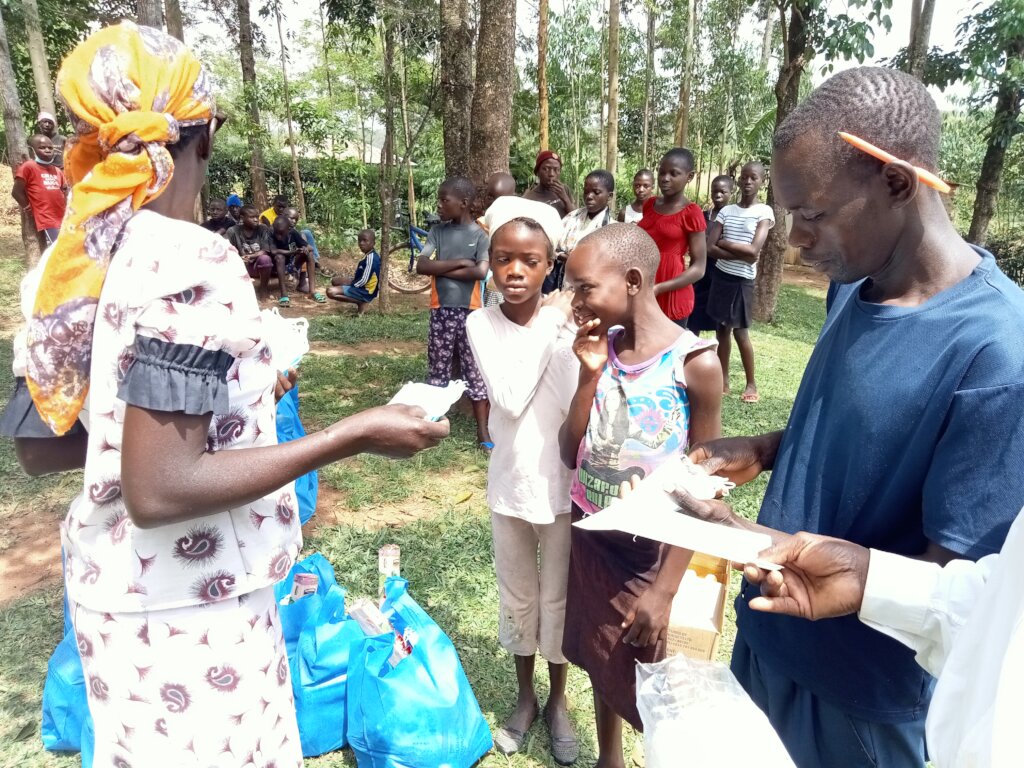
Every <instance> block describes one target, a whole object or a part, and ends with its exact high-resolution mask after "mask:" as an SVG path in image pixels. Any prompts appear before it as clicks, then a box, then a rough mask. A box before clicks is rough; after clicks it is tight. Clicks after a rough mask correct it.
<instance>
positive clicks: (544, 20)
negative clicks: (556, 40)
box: [537, 0, 549, 150]
mask: <svg viewBox="0 0 1024 768" xmlns="http://www.w3.org/2000/svg"><path fill="white" fill-rule="evenodd" d="M537 13H538V20H537V111H538V114H539V119H540V131H539V133H540V148H541V150H545V149H547V148H548V130H549V128H548V0H540V2H539V5H538V11H537Z"/></svg>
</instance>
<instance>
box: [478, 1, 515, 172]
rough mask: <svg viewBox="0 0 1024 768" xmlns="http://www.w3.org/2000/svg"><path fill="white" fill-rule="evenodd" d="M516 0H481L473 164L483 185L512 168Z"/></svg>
mask: <svg viewBox="0 0 1024 768" xmlns="http://www.w3.org/2000/svg"><path fill="white" fill-rule="evenodd" d="M515 37H516V2H515V0H480V38H479V40H478V41H477V46H476V87H475V89H474V91H473V113H472V120H471V124H472V126H473V132H472V134H471V135H470V140H469V168H470V171H471V173H472V178H473V181H474V182H476V184H477V186H478V187H479V186H482V185H483V183H484V181H485V180H486V179H487V176H488V175H489V174H491V173H494V172H495V171H504V172H507V171H508V155H509V147H510V146H511V145H512V96H513V94H514V93H515V89H516V70H515V46H514V45H511V41H513V40H515Z"/></svg>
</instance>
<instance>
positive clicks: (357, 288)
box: [327, 229, 380, 315]
mask: <svg viewBox="0 0 1024 768" xmlns="http://www.w3.org/2000/svg"><path fill="white" fill-rule="evenodd" d="M357 242H358V243H359V250H360V251H362V253H363V259H362V261H360V262H359V265H358V266H357V267H356V273H355V275H354V276H353V277H335V278H333V279H332V280H331V285H330V287H329V288H328V289H327V298H329V299H334V300H335V301H340V302H342V303H344V304H355V305H356V307H357V310H356V311H357V313H358V314H360V315H361V314H363V313H364V312H365V311H366V310H367V309H368V308H369V307H370V302H371V301H373V300H374V299H375V298H377V291H378V290H380V254H379V253H377V249H376V247H375V246H376V244H377V235H376V233H375V232H374V231H373V230H372V229H364V230H361V231H360V232H359V237H358V240H357Z"/></svg>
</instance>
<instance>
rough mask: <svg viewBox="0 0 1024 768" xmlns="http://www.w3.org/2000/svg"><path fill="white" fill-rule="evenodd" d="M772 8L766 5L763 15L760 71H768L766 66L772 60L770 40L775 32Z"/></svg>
mask: <svg viewBox="0 0 1024 768" xmlns="http://www.w3.org/2000/svg"><path fill="white" fill-rule="evenodd" d="M772 10H773V9H772V6H771V5H770V4H766V7H765V15H764V35H763V36H762V37H761V71H762V72H767V71H768V64H769V62H771V58H772V38H773V37H774V34H773V33H774V32H775V14H774V13H773V12H772Z"/></svg>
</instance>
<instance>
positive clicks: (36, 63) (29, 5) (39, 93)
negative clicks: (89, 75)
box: [22, 0, 57, 115]
mask: <svg viewBox="0 0 1024 768" xmlns="http://www.w3.org/2000/svg"><path fill="white" fill-rule="evenodd" d="M22 8H23V10H24V12H25V31H26V32H27V33H28V55H29V59H30V60H31V62H32V81H33V82H34V83H35V86H36V103H38V104H39V109H40V110H42V111H45V112H49V113H50V114H51V115H56V114H57V110H56V108H55V107H54V103H53V81H52V80H51V79H50V65H49V63H47V61H46V43H44V42H43V26H42V24H41V23H40V21H39V6H38V5H37V4H36V0H22Z"/></svg>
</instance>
